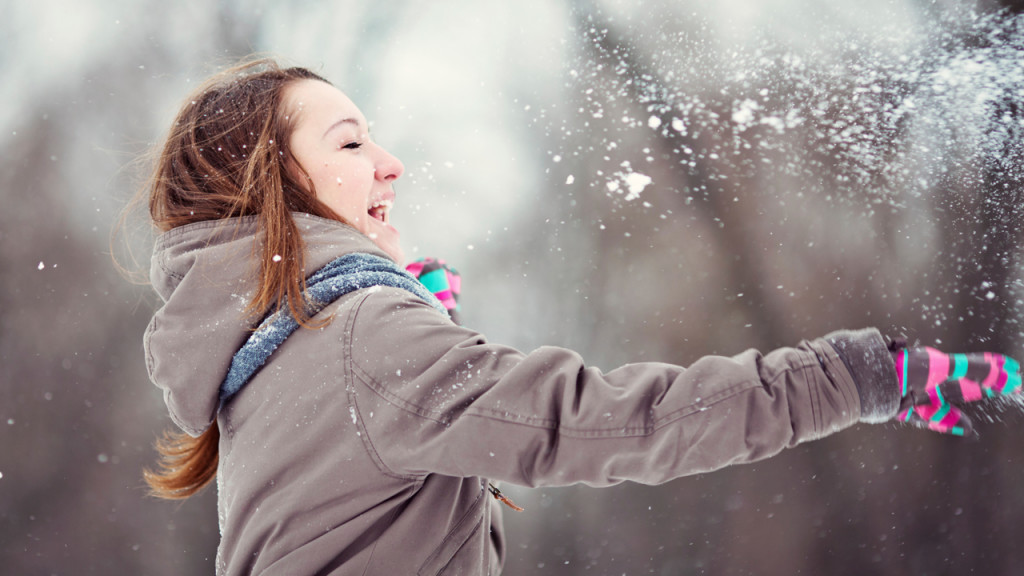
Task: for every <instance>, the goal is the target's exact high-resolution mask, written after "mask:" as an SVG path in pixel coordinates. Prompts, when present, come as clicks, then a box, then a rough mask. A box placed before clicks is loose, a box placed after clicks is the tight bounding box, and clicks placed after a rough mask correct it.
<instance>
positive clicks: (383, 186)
mask: <svg viewBox="0 0 1024 576" xmlns="http://www.w3.org/2000/svg"><path fill="white" fill-rule="evenodd" d="M285 110H288V113H289V114H292V115H293V119H294V130H293V131H292V134H291V136H290V138H289V142H288V146H289V148H290V149H291V151H292V154H293V155H294V156H295V159H296V160H298V162H299V164H300V165H301V166H302V167H303V168H304V169H305V170H306V172H307V173H308V174H309V177H310V179H311V180H312V183H313V188H314V190H316V197H317V199H318V200H320V201H321V202H323V203H324V204H326V205H327V206H329V207H330V208H331V209H332V210H334V212H335V213H337V214H338V215H339V216H341V217H342V218H344V219H345V220H346V221H347V222H348V223H349V224H351V225H352V226H354V227H355V228H356V229H357V230H359V231H360V232H362V233H363V234H365V235H366V236H367V237H369V238H370V239H371V240H373V242H374V243H375V244H377V246H378V247H380V249H381V250H383V251H384V252H386V253H387V254H388V255H390V256H391V257H392V258H394V259H395V261H396V262H397V263H398V264H399V265H401V264H403V254H402V249H401V247H400V246H399V238H398V230H396V229H395V228H394V226H392V225H391V224H390V212H391V206H392V204H393V203H394V200H395V190H394V188H392V186H391V184H392V182H394V181H395V180H396V179H397V178H398V177H399V176H401V175H402V171H403V170H404V168H403V166H402V163H401V162H400V161H399V160H398V158H395V157H394V156H392V155H391V154H388V153H387V151H386V150H384V149H383V148H381V147H380V146H378V145H377V144H375V143H374V142H373V140H371V139H370V134H369V128H368V127H367V124H366V118H364V117H363V114H362V113H361V112H360V111H359V108H357V107H356V105H355V104H353V103H352V101H351V100H349V99H348V97H347V96H345V94H343V93H342V92H341V90H338V89H337V88H335V87H334V86H331V85H330V84H326V83H324V82H320V81H318V80H299V81H297V82H295V83H293V84H292V85H290V86H289V87H288V88H287V89H286V91H285ZM296 176H297V179H298V180H299V181H304V180H305V179H304V178H302V176H301V174H297V175H296Z"/></svg>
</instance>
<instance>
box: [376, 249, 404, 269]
mask: <svg viewBox="0 0 1024 576" xmlns="http://www.w3.org/2000/svg"><path fill="white" fill-rule="evenodd" d="M377 247H378V248H380V249H381V250H383V251H384V253H385V254H387V255H388V256H391V258H392V259H393V260H394V261H395V263H396V264H398V266H399V268H401V267H403V266H405V253H404V252H403V251H402V248H401V246H380V245H378V246H377Z"/></svg>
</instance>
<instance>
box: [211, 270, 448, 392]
mask: <svg viewBox="0 0 1024 576" xmlns="http://www.w3.org/2000/svg"><path fill="white" fill-rule="evenodd" d="M306 286H307V290H306V301H307V304H306V313H307V314H308V315H309V316H313V315H314V314H316V313H318V312H320V311H321V310H323V309H324V308H326V307H327V305H329V304H330V303H331V302H333V301H335V300H337V299H338V298H341V297H342V296H344V295H345V294H348V293H349V292H354V291H356V290H360V289H362V288H369V287H371V286H389V287H391V288H401V289H402V290H407V291H409V292H412V293H413V294H415V295H416V296H418V297H420V298H421V299H423V301H425V302H427V303H428V304H430V305H431V306H433V307H434V308H436V309H437V310H438V311H439V312H441V313H442V314H445V315H447V314H448V311H447V310H445V308H444V305H442V304H441V302H440V301H439V300H438V299H437V298H435V297H434V295H433V294H432V293H431V292H430V291H429V290H427V288H426V287H425V286H423V284H420V282H419V281H418V280H416V278H415V277H413V276H412V274H409V273H408V272H406V271H405V270H402V269H401V268H399V267H398V266H397V265H396V264H395V263H394V262H392V261H391V260H388V259H387V258H381V257H380V256H374V255H372V254H366V253H363V252H356V253H352V254H346V255H344V256H342V257H340V258H337V259H335V260H333V261H331V262H330V263H328V264H327V265H326V266H324V267H323V268H321V269H319V270H317V271H316V272H314V273H313V275H312V276H310V277H309V278H308V279H307V280H306ZM298 327H299V323H298V322H297V321H296V320H295V317H294V316H292V313H291V311H290V310H289V309H288V307H287V306H282V307H280V308H279V309H278V310H277V311H276V312H274V313H273V314H270V315H269V316H267V317H266V318H264V319H263V322H261V323H260V325H259V327H258V328H256V330H255V331H254V332H253V333H252V334H251V335H250V336H249V339H248V340H247V341H246V342H245V344H243V345H242V347H241V348H240V349H239V350H238V352H236V353H235V355H234V357H233V358H232V359H231V368H230V369H229V370H228V375H227V376H226V377H225V378H224V382H223V383H222V384H221V385H220V399H221V402H226V401H227V400H228V399H229V398H231V397H232V396H234V395H235V394H236V393H238V391H239V390H241V389H242V387H243V386H245V384H246V383H247V382H248V381H249V379H250V378H252V377H253V375H254V374H256V372H258V371H259V369H260V368H262V367H263V365H264V364H265V363H266V362H267V359H268V358H270V355H271V354H273V353H274V350H276V349H277V347H278V346H280V345H281V343H282V342H284V341H285V339H286V338H288V337H289V336H291V334H292V333H293V332H295V330H296V329H297V328H298Z"/></svg>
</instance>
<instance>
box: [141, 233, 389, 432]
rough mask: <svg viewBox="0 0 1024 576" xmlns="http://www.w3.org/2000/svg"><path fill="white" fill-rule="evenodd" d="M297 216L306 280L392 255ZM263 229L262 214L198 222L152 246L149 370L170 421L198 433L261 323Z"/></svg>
mask: <svg viewBox="0 0 1024 576" xmlns="http://www.w3.org/2000/svg"><path fill="white" fill-rule="evenodd" d="M292 216H293V218H294V219H295V222H296V224H297V225H298V227H299V230H300V231H301V233H302V236H303V240H304V241H305V243H306V261H305V269H304V273H305V275H306V276H309V275H310V274H311V273H313V272H314V271H316V270H317V269H319V268H321V267H323V266H324V265H325V264H327V263H328V262H330V261H331V260H334V259H335V258H337V257H339V256H342V255H344V254H347V253H350V252H367V253H370V254H374V255H377V256H381V257H384V258H390V257H389V256H388V255H387V254H385V253H384V252H383V251H382V250H381V249H380V248H378V247H377V246H376V245H375V244H374V243H373V242H372V241H371V240H370V239H369V238H367V237H366V236H364V235H362V234H361V233H359V232H358V231H357V230H355V229H354V228H352V227H350V226H348V225H347V224H343V223H341V222H337V221H334V220H327V219H324V218H319V217H317V216H312V215H309V214H302V213H293V215H292ZM258 230H259V228H258V220H257V217H255V216H246V217H243V218H228V219H224V220H216V221H208V222H197V223H195V224H189V225H186V226H181V227H178V228H175V229H173V230H170V231H168V232H166V233H164V234H162V235H161V236H159V237H158V238H157V241H156V245H155V246H154V249H153V258H152V263H151V268H150V280H151V281H152V283H153V288H154V289H155V290H156V292H157V294H159V295H160V298H161V299H162V300H163V302H164V303H163V305H162V306H161V307H160V308H159V309H158V310H157V312H156V313H155V314H154V315H153V319H152V320H151V321H150V323H149V327H148V328H147V329H146V334H145V336H144V339H143V345H144V348H145V354H146V368H147V370H148V371H149V377H150V379H151V380H152V381H153V383H154V384H156V386H157V387H159V388H161V389H162V390H163V392H164V402H166V403H167V410H168V411H169V412H170V415H171V419H172V420H173V421H174V423H175V424H177V425H178V426H179V427H180V428H181V429H182V430H184V431H185V432H187V433H189V434H191V435H193V436H198V435H200V434H202V433H203V431H204V430H206V429H207V428H208V427H209V426H210V424H211V423H212V422H213V420H214V419H215V418H216V417H217V410H218V408H219V405H220V400H219V389H220V385H221V382H223V381H224V377H225V375H226V374H227V372H228V368H229V367H230V366H231V358H232V356H234V354H235V352H236V351H238V349H239V348H240V347H241V346H242V344H243V343H245V340H246V339H247V338H248V337H249V334H250V330H251V329H252V328H253V326H254V323H255V322H256V321H258V320H259V319H255V320H254V319H253V318H251V317H249V316H248V315H247V314H246V313H245V307H246V306H247V305H248V303H249V301H250V300H251V298H252V295H253V294H254V293H255V290H256V280H257V277H256V275H257V273H258V270H259V266H258V260H257V256H258V254H259V237H258Z"/></svg>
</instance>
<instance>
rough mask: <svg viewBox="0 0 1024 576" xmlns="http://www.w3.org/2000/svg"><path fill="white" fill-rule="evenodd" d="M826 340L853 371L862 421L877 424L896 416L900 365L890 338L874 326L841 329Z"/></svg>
mask: <svg viewBox="0 0 1024 576" xmlns="http://www.w3.org/2000/svg"><path fill="white" fill-rule="evenodd" d="M825 341H826V342H828V343H829V344H830V345H831V346H832V348H834V349H835V351H836V354H838V355H839V358H840V359H841V360H842V361H843V364H844V365H845V366H846V369H847V370H849V371H850V375H851V376H852V377H853V381H854V383H855V384H856V385H857V393H858V395H859V396H860V421H861V422H868V423H871V424H877V423H880V422H886V421H888V420H891V419H892V418H893V417H895V416H896V413H897V411H898V410H899V406H900V396H899V385H898V382H897V377H896V365H895V362H894V361H893V359H892V355H891V354H890V353H889V348H888V346H887V345H886V341H885V339H884V338H882V335H881V333H879V332H878V330H875V329H874V328H866V329H863V330H841V331H838V332H833V333H831V334H829V335H827V336H825Z"/></svg>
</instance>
